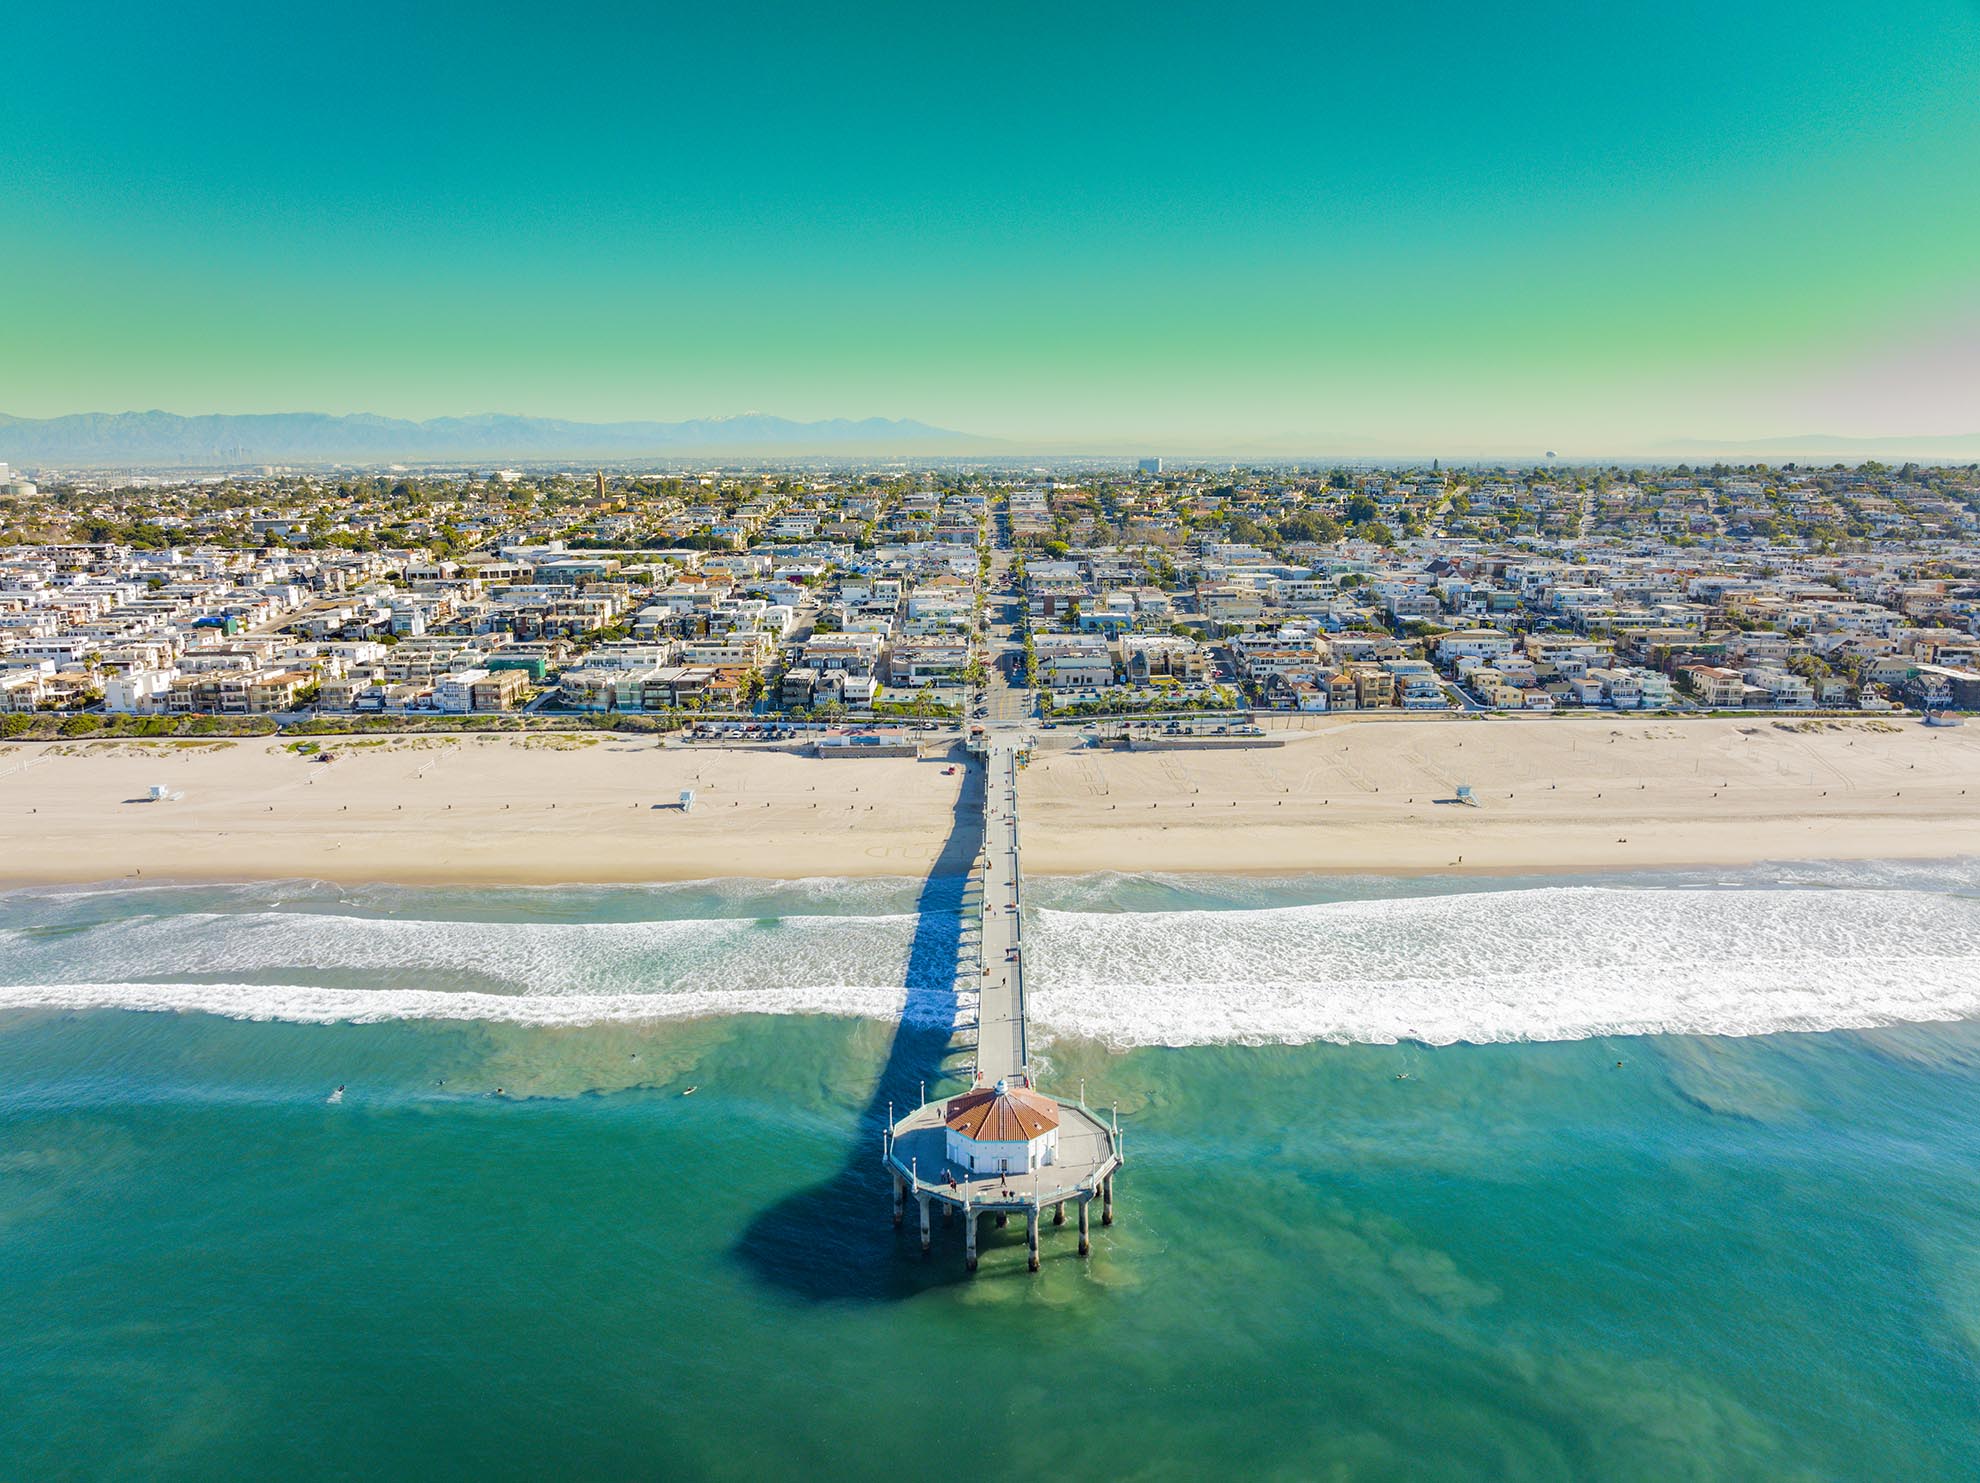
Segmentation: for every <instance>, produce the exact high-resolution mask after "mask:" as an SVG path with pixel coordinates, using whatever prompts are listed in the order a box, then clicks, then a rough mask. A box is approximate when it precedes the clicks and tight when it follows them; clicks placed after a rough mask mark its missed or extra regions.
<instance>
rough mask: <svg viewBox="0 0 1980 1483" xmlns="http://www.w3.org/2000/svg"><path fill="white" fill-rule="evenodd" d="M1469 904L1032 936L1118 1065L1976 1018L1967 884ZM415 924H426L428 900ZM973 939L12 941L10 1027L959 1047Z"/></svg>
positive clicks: (639, 936)
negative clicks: (1189, 1048) (950, 983)
mask: <svg viewBox="0 0 1980 1483" xmlns="http://www.w3.org/2000/svg"><path fill="white" fill-rule="evenodd" d="M1927 884H1928V883H1927V882H1926V881H1924V880H1913V881H1909V882H1907V883H1906V885H1905V886H1903V887H1892V886H1884V887H1881V888H1875V889H1872V888H1864V887H1861V886H1852V887H1844V886H1838V885H1829V884H1825V885H1822V886H1815V887H1808V886H1803V887H1798V888H1788V889H1781V888H1774V889H1752V888H1746V887H1740V888H1735V889H1723V888H1713V887H1710V886H1707V885H1704V884H1702V883H1693V884H1687V885H1684V886H1680V887H1665V886H1646V885H1640V884H1636V883H1629V884H1622V885H1606V886H1542V887H1526V888H1520V889H1511V890H1462V891H1450V892H1445V893H1443V894H1435V895H1418V896H1408V897H1394V896H1391V897H1384V898H1380V899H1359V900H1349V901H1337V902H1331V903H1327V904H1323V905H1313V906H1291V907H1263V908H1254V909H1225V910H1183V911H1141V912H1123V911H1119V910H1114V911H1085V910H1079V911H1055V910H1045V911H1039V912H1037V913H1035V915H1034V917H1033V920H1032V924H1031V926H1030V928H1029V930H1028V931H1027V933H1026V942H1027V947H1028V953H1029V957H1028V965H1029V969H1030V972H1029V974H1028V984H1029V993H1030V1006H1029V1007H1030V1009H1031V1012H1032V1014H1033V1017H1034V1019H1035V1021H1036V1022H1037V1023H1038V1024H1039V1026H1040V1028H1041V1029H1042V1030H1044V1031H1046V1032H1048V1033H1051V1032H1056V1033H1062V1034H1074V1035H1080V1036H1087V1037H1092V1038H1095V1039H1099V1040H1103V1041H1106V1042H1109V1043H1112V1044H1115V1045H1120V1046H1131V1045H1152V1044H1160V1045H1196V1044H1207V1043H1215V1042H1229V1041H1237V1042H1252V1043H1261V1042H1288V1043H1294V1042H1303V1041H1310V1040H1336V1041H1375V1042H1386V1041H1392V1040H1398V1039H1415V1040H1422V1041H1429V1042H1436V1043H1444V1042H1451V1041H1499V1040H1527V1039H1534V1040H1551V1039H1573V1038H1580V1037H1585V1036H1590V1035H1600V1034H1637V1033H1657V1032H1673V1033H1700V1034H1729V1035H1745V1034H1763V1033H1769V1032H1774V1031H1782V1030H1814V1029H1842V1028H1860V1027H1868V1026H1874V1025H1885V1024H1892V1023H1900V1022H1927V1021H1937V1020H1949V1019H1964V1018H1973V1017H1980V900H1976V899H1974V897H1973V896H1971V895H1970V894H1966V893H1965V891H1964V889H1963V886H1962V885H1961V884H1960V883H1952V884H1953V889H1952V890H1950V891H1949V890H1947V889H1945V888H1944V885H1943V884H1942V885H1941V886H1940V888H1939V889H1927ZM409 904H410V905H414V906H416V905H417V900H416V898H409ZM918 925H919V927H920V928H921V932H922V942H921V947H922V948H923V949H924V950H929V949H930V945H931V944H932V945H933V948H932V953H933V957H934V958H936V959H939V958H940V956H941V953H942V952H943V951H945V950H947V949H948V948H950V947H952V945H953V936H954V929H955V924H954V922H953V919H949V920H948V921H946V922H939V923H934V924H933V925H932V926H931V921H920V922H918V919H917V918H916V917H914V916H912V915H908V914H889V915H872V916H848V915H818V916H804V915H799V916H782V917H777V918H771V919H763V920H750V919H743V918H734V917H718V918H713V919H708V920H696V921H680V920H676V921H657V922H632V923H623V922H609V923H590V924H587V923H573V922H569V921H533V922H517V921H496V922H486V921H456V920H446V921H417V920H407V919H405V918H403V917H391V918H382V919H381V918H374V917H368V916H347V915H332V914H326V913H321V912H293V911H287V912H284V911H238V912H208V911H199V912H186V913H183V914H180V915H170V914H167V915H162V916H161V915H144V916H135V917H122V918H117V919H113V920H109V921H98V922H93V923H76V924H73V925H72V926H69V927H67V928H63V929H60V930H53V929H51V925H50V924H46V923H42V924H38V925H37V926H35V927H33V928H14V929H12V930H6V931H0V980H4V981H0V1007H7V1008H20V1007H32V1006H43V1007H53V1008H64V1009H83V1008H125V1009H149V1010H192V1011H201V1012H206V1013H212V1014H220V1015H230V1016H233V1017H237V1018H242V1019H284V1020H298V1021H307V1022H325V1021H357V1022H365V1021H378V1020H391V1019H414V1018H417V1019H450V1020H460V1019H486V1020H505V1021H514V1022H523V1023H533V1024H581V1023H589V1022H595V1021H604V1020H631V1019H673V1018H682V1017H690V1016H703V1015H721V1014H741V1013H770V1014H844V1015H859V1016H866V1017H873V1018H882V1019H895V1018H899V1017H901V1016H902V1015H903V1014H904V1013H905V1014H907V1015H909V1016H911V1017H912V1018H914V1019H916V1020H917V1021H922V1022H942V1021H944V1020H945V1019H946V1018H947V1017H949V1016H950V1015H951V1014H952V1013H953V1009H954V1006H953V1004H952V1003H951V1001H950V1000H949V999H948V997H947V995H946V993H945V992H943V990H944V989H945V988H946V984H941V985H939V986H938V985H936V984H935V983H933V982H932V981H931V978H932V977H933V976H931V975H929V973H928V965H926V964H922V965H918V967H917V970H916V974H915V977H916V979H917V988H916V992H915V993H913V994H910V993H909V992H908V990H907V988H906V980H907V978H908V976H909V970H908V962H909V958H910V955H911V953H912V952H913V951H914V949H915V945H916V934H917V926H918Z"/></svg>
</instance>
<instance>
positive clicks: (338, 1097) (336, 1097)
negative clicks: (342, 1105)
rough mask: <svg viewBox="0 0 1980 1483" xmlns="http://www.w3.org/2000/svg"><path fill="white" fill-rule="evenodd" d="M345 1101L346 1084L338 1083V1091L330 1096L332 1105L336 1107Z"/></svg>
mask: <svg viewBox="0 0 1980 1483" xmlns="http://www.w3.org/2000/svg"><path fill="white" fill-rule="evenodd" d="M343 1100H344V1084H343V1083H342V1082H338V1083H337V1090H336V1091H334V1092H332V1093H331V1094H330V1105H331V1106H332V1107H335V1106H336V1105H337V1104H338V1103H339V1102H341V1101H343Z"/></svg>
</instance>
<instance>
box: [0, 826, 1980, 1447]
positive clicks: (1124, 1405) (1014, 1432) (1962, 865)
mask: <svg viewBox="0 0 1980 1483" xmlns="http://www.w3.org/2000/svg"><path fill="white" fill-rule="evenodd" d="M1027 894H1028V898H1029V902H1030V905H1029V910H1030V913H1031V917H1030V920H1029V921H1028V923H1027V934H1026V935H1027V942H1028V943H1029V944H1030V948H1031V953H1032V956H1031V959H1030V968H1031V975H1030V984H1031V992H1032V1003H1031V1010H1032V1015H1033V1019H1034V1025H1035V1029H1034V1041H1035V1043H1036V1044H1037V1045H1039V1046H1040V1047H1041V1048H1042V1063H1043V1067H1044V1074H1043V1078H1042V1079H1043V1081H1044V1084H1045V1085H1046V1087H1047V1089H1048V1090H1056V1091H1058V1092H1060V1093H1061V1094H1062V1095H1068V1096H1070V1095H1073V1094H1075V1093H1076V1092H1077V1090H1078V1089H1079V1088H1080V1087H1081V1086H1082V1085H1083V1086H1084V1088H1085V1091H1086V1095H1087V1098H1088V1101H1089V1102H1090V1103H1092V1104H1096V1105H1100V1106H1103V1107H1109V1108H1113V1107H1117V1108H1118V1113H1119V1118H1120V1122H1121V1126H1122V1129H1123V1133H1124V1138H1125V1148H1126V1153H1127V1158H1128V1164H1127V1167H1126V1169H1125V1170H1124V1171H1123V1173H1122V1174H1121V1176H1120V1179H1119V1185H1118V1191H1119V1207H1118V1208H1119V1215H1120V1219H1119V1221H1118V1222H1117V1223H1116V1224H1115V1225H1114V1226H1112V1227H1108V1228H1102V1227H1100V1226H1099V1225H1098V1224H1097V1222H1096V1224H1095V1227H1094V1254H1093V1256H1092V1258H1091V1259H1090V1260H1088V1261H1081V1260H1080V1259H1079V1258H1078V1257H1077V1256H1076V1255H1075V1253H1074V1242H1073V1238H1072V1235H1071V1227H1070V1225H1068V1226H1067V1227H1066V1228H1064V1229H1063V1230H1053V1229H1052V1228H1050V1227H1047V1229H1046V1232H1045V1235H1044V1241H1043V1250H1044V1266H1043V1270H1042V1271H1041V1272H1039V1273H1038V1274H1037V1275H1036V1276H1032V1275H1030V1274H1028V1273H1027V1272H1026V1271H1025V1260H1024V1246H1023V1231H1022V1227H1021V1224H1014V1225H1013V1226H1012V1227H1010V1228H1009V1229H1007V1230H1003V1231H992V1230H991V1229H990V1228H989V1227H988V1226H987V1225H986V1227H985V1232H984V1235H985V1249H984V1257H983V1265H982V1269H981V1270H980V1271H979V1272H978V1273H977V1274H976V1275H975V1276H974V1277H968V1276H966V1275H965V1274H964V1272H963V1267H962V1249H961V1248H962V1242H961V1233H960V1230H959V1229H950V1230H943V1229H939V1228H938V1230H937V1232H936V1242H935V1251H934V1254H933V1256H932V1257H931V1258H929V1259H928V1260H926V1261H924V1260H923V1259H922V1258H921V1256H920V1254H919V1252H918V1250H917V1248H916V1243H915V1241H914V1239H913V1237H912V1235H911V1234H897V1233H895V1232H894V1231H893V1229H892V1228H891V1225H890V1222H889V1220H888V1213H887V1211H888V1201H887V1194H886V1187H885V1181H884V1179H883V1178H882V1176H881V1174H880V1169H879V1162H878V1155H879V1147H878V1129H879V1126H880V1124H881V1121H882V1120H883V1119H884V1117H885V1114H886V1110H887V1107H888V1105H889V1103H890V1102H891V1103H894V1104H896V1105H898V1106H900V1107H903V1108H904V1107H905V1106H906V1105H907V1104H909V1103H911V1102H912V1101H913V1100H914V1099H915V1098H916V1097H917V1096H918V1095H920V1093H921V1089H922V1085H923V1083H926V1086H927V1089H928V1090H929V1092H930V1093H931V1094H933V1093H934V1092H936V1091H937V1090H938V1089H944V1088H950V1087H953V1086H955V1085H956V1084H957V1077H958V1076H959V1075H960V1073H961V1071H962V1068H963V1065H964V1063H965V1061H966V1056H963V1055H959V1054H957V1053H956V1052H955V1051H953V1050H949V1051H948V1052H947V1053H946V1054H945V1050H944V1045H945V1041H946V1039H947V1030H948V1026H949V1025H950V1024H952V1023H953V1022H954V1020H955V1018H956V1017H957V1015H958V1013H959V1011H960V1010H961V1008H962V1005H961V1004H960V1003H959V1000H958V995H957V992H956V985H955V977H954V965H955V962H956V959H957V953H958V947H959V945H966V941H967V935H968V930H967V926H966V921H967V911H966V905H967V904H966V903H965V901H964V900H963V898H962V895H961V888H960V886H959V884H958V883H956V882H954V881H948V880H940V879H938V880H935V881H927V882H924V881H912V880H892V881H887V880H882V881H874V880H861V881H850V880H849V881H803V882H795V883H766V882H742V881H724V882H710V883H701V884H695V885H684V886H658V887H651V888H559V889H544V888H531V889H522V888H516V889H477V890H438V889H411V888H387V887H371V888H362V889H353V888H349V887H335V886H330V885H326V884H323V883H318V882H306V881H295V882H277V883H270V884H262V885H254V886H227V887H213V886H167V885H147V886H144V887H141V888H140V887H135V886H133V885H132V884H130V883H123V884H119V885H107V886H102V887H95V888H75V887H62V888H45V889H31V890H19V891H13V892H7V893H0V1478H6V1479H14V1478H21V1479H35V1480H41V1479H52V1478H123V1477H144V1478H198V1479H222V1478H263V1477H268V1476H277V1475H280V1476H291V1477H306V1478H360V1477H362V1478H376V1477H380V1476H418V1477H423V1478H451V1477H463V1478H477V1479H483V1480H486V1479H490V1478H511V1477H513V1478H526V1477H543V1476H558V1477H573V1478H630V1477H719V1478H764V1477H781V1476H788V1475H793V1474H798V1473H802V1474H804V1475H806V1476H808V1477H814V1478H827V1479H832V1478H865V1477H870V1476H872V1475H874V1474H876V1473H879V1472H881V1471H883V1470H908V1469H920V1470H926V1471H933V1470H940V1469H950V1470H957V1471H961V1472H963V1473H964V1474H966V1475H971V1476H973V1475H977V1474H981V1473H987V1472H990V1471H992V1470H1026V1471H1043V1470H1046V1469H1065V1470H1068V1471H1069V1472H1071V1473H1072V1474H1074V1475H1081V1474H1086V1475H1093V1476H1103V1477H1147V1478H1193V1477H1202V1476H1206V1475H1213V1474H1224V1473H1233V1474H1244V1475H1249V1476H1259V1477H1271V1478H1301V1479H1303V1478H1319V1477H1324V1478H1371V1479H1372V1478H1411V1479H1444V1478H1450V1479H1466V1478H1478V1479H1487V1478H1491V1479H1498V1478H1532V1479H1557V1478H1558V1479H1567V1478H1598V1479H1659V1480H1662V1479H1672V1478H1697V1479H1720V1478H1754V1479H1800V1478H1807V1479H1818V1478H1819V1479H1830V1478H1887V1477H1888V1478H1899V1477H1901V1478H1906V1479H1934V1478H1947V1479H1954V1478H1959V1479H1964V1478H1972V1477H1975V1476H1980V865H1976V864H1974V863H1972V862H1952V863H1945V864H1935V865H1917V864H1911V865H1895V864H1885V865H1849V866H1826V865H1807V866H1792V867H1782V866H1773V867H1767V868H1763V869H1756V870H1749V871H1730V872H1729V871H1703V872H1698V871H1694V872H1664V873H1655V874H1648V873H1646V874H1633V875H1613V876H1594V877H1589V876H1581V877H1574V878H1562V879H1548V878H1537V877H1521V878H1514V879H1497V880H1494V879H1480V878H1464V879H1451V878H1437V879H1412V880H1385V879H1374V878H1369V879H1331V878H1330V879H1320V878H1310V879H1287V880H1232V879H1218V878H1210V877H1184V876H1159V875H1146V876H1104V877H1089V878H1079V879H1064V880H1059V879H1049V878H1040V879H1036V880H1033V881H1031V882H1030V883H1029V884H1028V887H1027ZM339 1087H341V1088H342V1089H343V1090H342V1094H341V1095H338V1093H337V1089H338V1088H339ZM690 1089H692V1092H691V1094H690Z"/></svg>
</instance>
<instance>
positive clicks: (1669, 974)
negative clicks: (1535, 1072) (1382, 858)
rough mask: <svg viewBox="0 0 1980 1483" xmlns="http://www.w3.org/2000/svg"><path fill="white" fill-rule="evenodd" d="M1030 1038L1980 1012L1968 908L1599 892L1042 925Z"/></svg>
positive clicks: (1731, 1023) (1593, 1026)
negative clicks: (1036, 1024)
mask: <svg viewBox="0 0 1980 1483" xmlns="http://www.w3.org/2000/svg"><path fill="white" fill-rule="evenodd" d="M1027 941H1028V943H1029V944H1030V947H1031V957H1030V959H1029V963H1030V967H1031V969H1032V973H1031V976H1030V985H1031V987H1030V996H1031V1007H1032V1009H1033V1011H1034V1012H1035V1013H1036V1015H1037V1017H1038V1019H1039V1021H1040V1023H1041V1024H1044V1025H1046V1026H1049V1027H1051V1028H1053V1029H1056V1030H1060V1031H1063V1032H1068V1033H1073V1034H1079V1035H1086V1036H1092V1037H1095V1038H1098V1039H1101V1040H1106V1041H1110V1042H1113V1043H1116V1044H1137V1045H1140V1044H1161V1045H1197V1044H1206V1043H1212V1042H1220V1041H1242V1042H1265V1041H1288V1042H1295V1041H1307V1040H1339V1041H1376V1042H1387V1041H1393V1040H1399V1039H1412V1040H1422V1041H1428V1042H1432V1043H1440V1044H1441V1043H1448V1042H1452V1041H1460V1040H1465V1041H1496V1040H1562V1039H1578V1038H1582V1037H1586V1036H1590V1035H1609V1034H1650V1033H1659V1032H1668V1033H1689V1034H1719V1035H1753V1034H1765V1033H1769V1032H1773V1031H1779V1030H1816V1029H1844V1028H1860V1027H1866V1026H1871V1025H1883V1024H1892V1023H1898V1022H1907V1021H1930V1020H1948V1019H1964V1018H1969V1017H1972V1016H1974V1015H1976V1014H1980V902H1976V901H1974V900H1972V899H1970V898H1966V897H1959V896H1949V895H1944V894H1939V893H1927V892H1921V891H1890V890H1710V889H1675V890H1674V889H1644V888H1617V887H1592V886H1562V887H1540V888H1529V889H1523V890H1511V891H1471V892H1462V893H1454V894H1449V895H1439V896H1429V897H1423V896H1418V897H1407V898H1399V899H1386V900H1370V901H1347V902H1336V903H1332V904H1328V905H1324V906H1298V907H1280V908H1268V909H1262V910H1255V911H1176V912H1150V913H1142V914H1122V913H1089V912H1053V911H1046V912H1041V913H1039V920H1038V926H1037V930H1036V931H1035V932H1033V933H1032V934H1030V936H1029V937H1028V938H1027Z"/></svg>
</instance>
